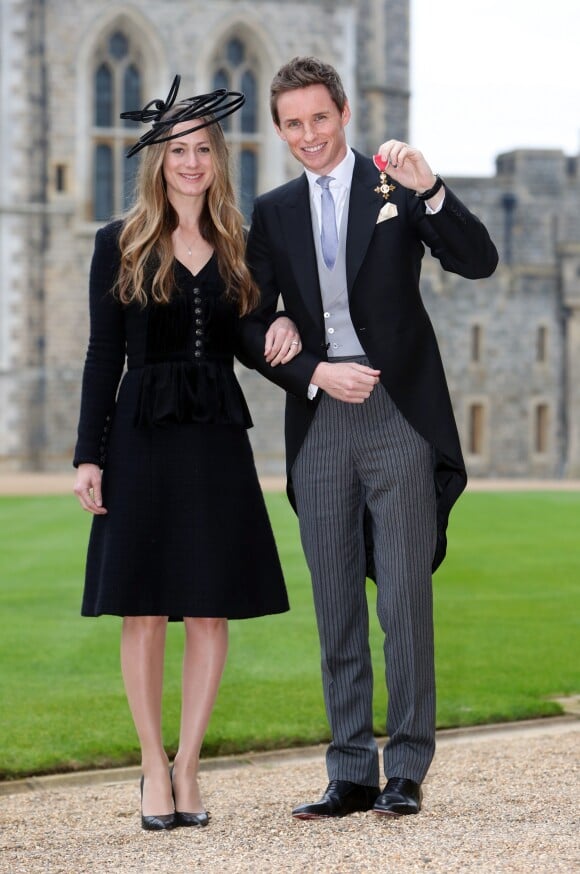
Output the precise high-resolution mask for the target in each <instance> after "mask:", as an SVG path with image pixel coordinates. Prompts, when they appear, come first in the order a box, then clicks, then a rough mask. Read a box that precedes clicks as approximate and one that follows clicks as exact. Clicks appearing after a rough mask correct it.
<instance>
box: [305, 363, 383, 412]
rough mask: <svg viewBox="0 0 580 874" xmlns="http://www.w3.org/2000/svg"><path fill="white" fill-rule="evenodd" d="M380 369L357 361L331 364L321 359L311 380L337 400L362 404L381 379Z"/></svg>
mask: <svg viewBox="0 0 580 874" xmlns="http://www.w3.org/2000/svg"><path fill="white" fill-rule="evenodd" d="M380 375H381V371H380V370H373V368H372V367H367V366H366V365H365V364H357V363H356V361H342V362H337V363H336V364H331V363H329V362H328V361H321V362H320V364H319V365H318V366H317V367H316V370H315V371H314V373H313V374H312V378H311V380H310V382H311V383H312V384H313V385H317V386H318V387H319V388H321V389H322V390H323V391H325V392H326V393H327V394H329V395H330V396H331V397H332V398H335V400H337V401H344V402H345V403H347V404H362V403H364V401H366V400H367V398H369V397H370V395H371V392H372V391H373V389H374V387H375V385H377V383H378V381H379V376H380Z"/></svg>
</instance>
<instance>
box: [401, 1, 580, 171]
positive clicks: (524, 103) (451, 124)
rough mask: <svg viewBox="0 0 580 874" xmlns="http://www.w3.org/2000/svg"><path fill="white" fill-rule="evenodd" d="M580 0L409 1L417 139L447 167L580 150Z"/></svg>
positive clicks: (485, 165)
mask: <svg viewBox="0 0 580 874" xmlns="http://www.w3.org/2000/svg"><path fill="white" fill-rule="evenodd" d="M579 54H580V0H545V2H543V3H540V2H538V0H486V2H482V0H411V92H412V96H411V130H410V133H409V141H410V142H411V143H412V145H414V146H416V147H417V148H419V149H421V151H422V152H423V153H424V154H425V157H426V158H427V160H428V161H429V163H430V164H431V165H432V167H433V169H434V170H435V171H436V172H440V173H441V174H442V175H443V174H445V173H447V174H448V175H450V176H451V175H455V176H461V175H468V176H491V175H494V174H495V156H496V155H497V154H501V153H502V152H506V151H510V150H511V149H515V148H520V147H529V148H544V147H546V148H556V149H562V150H563V151H564V152H565V153H566V154H567V155H577V154H578V153H579V152H580V70H579V66H580V65H579V64H578V57H579Z"/></svg>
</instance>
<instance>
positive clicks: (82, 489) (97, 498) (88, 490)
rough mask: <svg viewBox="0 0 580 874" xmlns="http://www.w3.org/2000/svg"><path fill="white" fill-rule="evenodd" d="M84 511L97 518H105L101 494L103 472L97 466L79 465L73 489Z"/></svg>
mask: <svg viewBox="0 0 580 874" xmlns="http://www.w3.org/2000/svg"><path fill="white" fill-rule="evenodd" d="M73 491H74V493H75V495H76V496H77V498H78V499H79V502H80V505H81V507H82V508H83V510H88V512H89V513H93V515H95V516H104V514H105V513H106V512H107V511H106V510H105V508H104V507H103V496H102V493H101V470H100V468H99V466H98V465H97V464H79V467H78V471H77V478H76V482H75V484H74V489H73Z"/></svg>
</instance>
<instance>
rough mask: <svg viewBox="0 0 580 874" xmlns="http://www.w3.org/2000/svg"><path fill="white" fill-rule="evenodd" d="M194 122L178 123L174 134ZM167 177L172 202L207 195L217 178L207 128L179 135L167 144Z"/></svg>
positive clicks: (165, 162) (165, 171)
mask: <svg viewBox="0 0 580 874" xmlns="http://www.w3.org/2000/svg"><path fill="white" fill-rule="evenodd" d="M191 124H192V123H191V121H184V122H181V123H180V124H177V125H175V127H174V128H173V133H174V134H175V133H179V131H180V129H181V130H183V131H186V130H187V129H188V128H190V127H191ZM163 176H164V178H165V183H166V186H167V196H168V198H169V200H170V201H173V200H174V199H175V198H183V197H205V194H206V192H207V190H208V188H209V187H210V185H211V184H212V182H213V181H214V179H215V171H214V166H213V155H212V149H211V143H210V139H209V136H208V133H207V128H202V129H201V130H197V131H194V132H193V133H190V134H184V135H183V136H178V137H176V138H175V139H173V140H169V141H168V142H167V143H166V145H165V156H164V158H163Z"/></svg>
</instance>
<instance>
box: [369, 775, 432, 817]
mask: <svg viewBox="0 0 580 874" xmlns="http://www.w3.org/2000/svg"><path fill="white" fill-rule="evenodd" d="M422 798H423V793H422V792H421V786H420V785H419V783H415V781H414V780H405V778H404V777H391V779H390V780H389V781H388V782H387V785H386V786H385V788H384V791H383V792H381V794H380V795H379V797H378V798H377V800H376V801H375V803H374V806H373V813H384V814H386V815H387V816H405V815H406V814H408V813H419V811H420V810H421V799H422Z"/></svg>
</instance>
